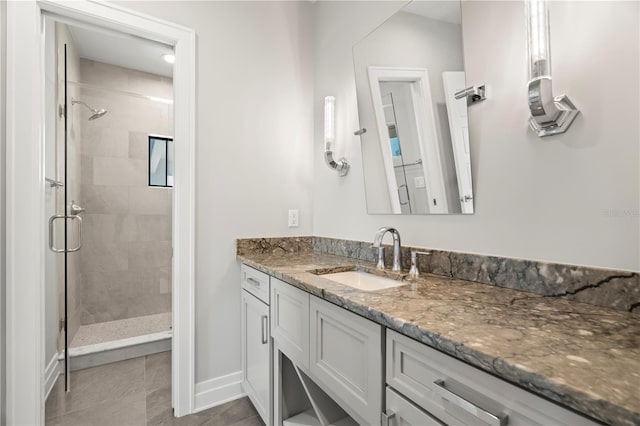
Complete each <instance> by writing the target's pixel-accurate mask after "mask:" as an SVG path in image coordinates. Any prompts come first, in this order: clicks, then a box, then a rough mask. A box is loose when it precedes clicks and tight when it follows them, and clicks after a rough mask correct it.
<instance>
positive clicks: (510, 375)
mask: <svg viewBox="0 0 640 426" xmlns="http://www.w3.org/2000/svg"><path fill="white" fill-rule="evenodd" d="M237 258H238V260H239V261H241V262H243V263H246V264H247V265H249V266H252V267H254V268H256V269H258V270H261V271H263V272H265V273H267V274H269V275H272V276H274V277H276V278H279V279H281V280H283V281H285V282H287V283H289V284H291V285H293V286H295V287H298V288H301V289H302V290H305V291H307V292H309V293H311V294H313V295H315V296H318V297H321V298H323V299H325V300H327V301H329V302H332V303H334V304H336V305H339V306H342V307H344V308H346V309H348V310H349V311H352V312H354V313H356V314H359V315H361V316H363V317H365V318H368V319H370V320H373V321H375V322H377V323H379V324H381V325H383V326H385V327H388V328H391V329H393V330H396V331H398V332H400V333H402V334H404V335H406V336H409V337H411V338H414V339H416V340H419V341H421V342H423V343H425V344H427V345H429V346H431V347H434V348H436V349H439V350H440V351H442V352H445V353H447V354H449V355H452V356H454V357H456V358H458V359H460V360H462V361H465V362H467V363H469V364H471V365H473V366H475V367H478V368H480V369H482V370H485V371H488V372H490V373H492V374H494V375H496V376H498V377H501V378H503V379H505V380H507V381H509V382H511V383H514V384H516V385H518V386H520V387H522V388H525V389H527V390H529V391H531V392H533V393H535V394H538V395H541V396H544V397H546V398H548V399H550V400H552V401H555V402H557V403H559V404H561V405H563V406H565V407H569V408H571V409H574V410H576V411H578V412H581V413H584V414H586V415H588V416H590V417H592V418H595V419H597V420H600V421H602V422H604V423H607V424H616V425H640V316H638V315H636V314H631V313H626V312H622V311H617V310H613V309H607V308H601V307H597V306H592V305H587V304H583V303H579V302H575V301H570V300H565V299H558V298H549V297H545V296H542V295H537V294H532V293H526V292H521V291H516V290H511V289H505V288H498V287H494V286H490V285H486V284H478V283H474V282H470V281H462V280H457V279H452V278H447V277H443V276H438V275H429V274H423V275H421V277H420V278H418V279H417V280H413V279H412V280H411V283H410V284H409V285H406V286H402V287H396V288H392V289H387V290H382V291H376V292H363V291H359V290H356V289H353V288H351V287H346V286H343V285H341V284H338V283H336V282H333V281H330V280H328V279H326V278H323V277H322V276H321V275H317V274H314V273H310V272H308V271H312V270H318V269H324V268H327V269H329V270H331V269H334V268H338V269H339V267H346V266H358V267H362V268H373V266H374V265H373V264H371V263H369V262H364V261H359V260H356V259H352V258H347V257H341V256H336V255H331V254H326V253H319V252H298V253H286V254H265V253H244V254H242V255H238V256H237Z"/></svg>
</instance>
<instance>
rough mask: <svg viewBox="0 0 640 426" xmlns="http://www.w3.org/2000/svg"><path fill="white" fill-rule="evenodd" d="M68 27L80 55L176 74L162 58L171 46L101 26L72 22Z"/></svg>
mask: <svg viewBox="0 0 640 426" xmlns="http://www.w3.org/2000/svg"><path fill="white" fill-rule="evenodd" d="M69 29H70V30H71V34H72V35H73V39H74V41H75V42H76V46H77V48H78V52H79V54H80V57H81V58H85V59H91V60H93V61H100V62H105V63H107V64H112V65H118V66H121V67H125V68H131V69H134V70H138V71H144V72H148V73H152V74H158V75H162V76H165V77H172V76H173V66H172V65H171V64H169V63H167V62H166V61H165V60H164V59H162V55H164V54H167V53H173V47H171V46H169V45H166V44H162V43H158V42H155V41H151V40H145V39H142V38H139V37H134V36H130V35H127V34H120V33H116V32H112V31H106V30H101V29H87V28H81V27H77V26H72V25H69Z"/></svg>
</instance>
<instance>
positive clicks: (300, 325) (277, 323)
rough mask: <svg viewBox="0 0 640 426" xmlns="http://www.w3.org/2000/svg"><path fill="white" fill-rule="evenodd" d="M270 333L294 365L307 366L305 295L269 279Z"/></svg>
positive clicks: (306, 306)
mask: <svg viewBox="0 0 640 426" xmlns="http://www.w3.org/2000/svg"><path fill="white" fill-rule="evenodd" d="M271 283H272V285H271V336H272V337H273V339H274V340H275V341H276V342H277V343H278V348H279V349H280V351H281V352H282V353H284V354H285V355H286V356H287V357H288V358H289V359H290V360H291V361H293V362H294V363H295V364H297V365H299V366H302V367H305V368H309V294H308V293H306V292H304V291H302V290H300V289H297V288H295V287H293V286H291V285H289V284H287V283H285V282H282V281H280V280H279V279H276V278H271Z"/></svg>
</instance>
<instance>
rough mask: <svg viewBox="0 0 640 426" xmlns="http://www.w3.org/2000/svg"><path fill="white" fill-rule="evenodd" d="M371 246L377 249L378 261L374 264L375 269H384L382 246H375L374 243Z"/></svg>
mask: <svg viewBox="0 0 640 426" xmlns="http://www.w3.org/2000/svg"><path fill="white" fill-rule="evenodd" d="M371 248H377V249H378V263H377V264H376V269H384V247H383V246H376V245H375V244H374V245H372V246H371Z"/></svg>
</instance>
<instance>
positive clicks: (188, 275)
mask: <svg viewBox="0 0 640 426" xmlns="http://www.w3.org/2000/svg"><path fill="white" fill-rule="evenodd" d="M6 8H7V21H6V22H7V49H6V55H7V56H6V58H7V61H6V67H7V70H6V79H7V80H6V81H7V85H6V89H7V90H6V374H7V376H6V386H7V387H6V389H7V391H6V421H7V424H43V423H44V331H45V327H44V255H43V253H44V249H45V227H44V224H43V223H42V217H43V214H44V147H43V142H44V139H43V138H44V132H43V125H44V114H45V109H44V105H45V97H44V95H45V93H44V78H45V68H44V66H45V63H44V36H43V23H44V19H43V14H52V15H55V16H58V17H62V18H64V19H69V20H76V21H80V22H83V23H86V24H89V25H96V26H101V27H105V28H108V29H111V30H115V31H120V32H124V33H127V34H132V35H136V36H140V37H144V38H148V39H151V40H156V41H160V42H163V43H167V44H171V45H173V46H174V49H175V56H176V63H175V65H174V75H173V79H174V110H175V114H174V117H175V118H174V136H175V139H174V140H176V142H177V143H176V145H175V164H176V170H175V172H176V173H175V182H176V186H175V187H174V190H173V192H174V203H173V210H172V213H173V216H172V218H173V229H172V233H173V235H172V240H173V282H172V286H173V293H172V310H173V340H172V350H173V353H172V404H173V407H174V413H175V415H176V416H183V415H185V414H189V413H191V412H193V408H194V399H195V334H194V328H195V326H194V322H195V298H194V287H195V124H196V123H195V119H196V118H195V117H196V116H195V113H196V108H195V100H196V91H195V84H196V82H195V72H196V34H195V32H194V31H193V30H192V29H190V28H186V27H183V26H180V25H176V24H174V23H171V22H167V21H164V20H161V19H158V18H155V17H152V16H148V15H144V14H141V13H138V12H135V11H131V10H129V9H126V8H123V7H120V6H116V5H113V4H109V3H107V2H102V1H100V2H99V1H94V0H83V1H74V2H67V1H63V0H28V1H11V2H7V4H6Z"/></svg>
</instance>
